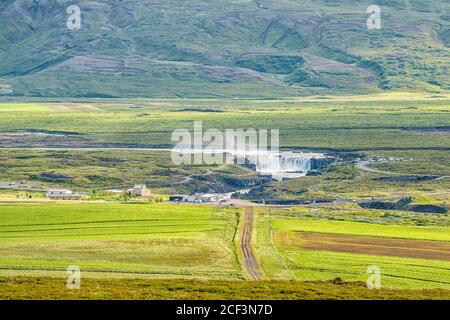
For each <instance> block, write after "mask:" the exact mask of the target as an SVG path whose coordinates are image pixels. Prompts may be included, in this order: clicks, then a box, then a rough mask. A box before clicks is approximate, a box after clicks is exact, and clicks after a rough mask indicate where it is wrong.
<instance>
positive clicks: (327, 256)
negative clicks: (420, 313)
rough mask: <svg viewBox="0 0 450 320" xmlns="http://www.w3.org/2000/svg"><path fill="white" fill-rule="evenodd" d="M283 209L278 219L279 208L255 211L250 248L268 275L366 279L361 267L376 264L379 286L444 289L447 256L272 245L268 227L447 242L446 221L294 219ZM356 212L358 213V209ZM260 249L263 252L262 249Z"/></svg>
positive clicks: (448, 283) (448, 276)
mask: <svg viewBox="0 0 450 320" xmlns="http://www.w3.org/2000/svg"><path fill="white" fill-rule="evenodd" d="M320 210H321V209H320V208H319V211H320ZM287 214H288V215H290V218H289V219H286V216H285V217H284V219H282V217H283V211H281V212H275V213H274V214H273V215H269V214H267V212H265V213H264V212H261V213H260V215H259V218H258V229H257V231H258V233H259V235H258V238H257V246H256V248H257V251H258V254H259V255H260V257H261V264H262V267H263V270H264V271H265V273H266V276H267V278H269V279H285V280H287V279H291V280H294V279H295V280H297V281H327V280H332V279H334V278H336V277H339V278H341V279H343V280H344V281H366V280H367V278H368V275H367V268H368V267H369V266H371V265H376V266H378V267H380V269H381V274H382V287H385V288H397V289H399V288H402V289H424V288H444V289H447V290H449V289H450V273H449V270H450V262H448V261H441V260H439V261H438V260H432V259H417V258H407V257H395V256H394V257H393V256H386V255H382V254H380V255H373V254H363V253H347V252H333V251H327V250H312V249H304V248H302V247H301V246H302V245H301V242H300V245H299V246H297V245H296V246H293V245H283V244H277V243H276V241H274V238H273V236H274V232H288V234H289V233H298V232H313V233H316V234H324V235H326V234H333V235H334V234H337V235H352V236H370V237H377V238H380V239H386V238H387V239H390V238H393V239H410V240H413V239H421V240H434V241H444V242H448V241H450V238H449V237H448V235H449V234H450V232H449V230H450V229H449V226H448V225H438V226H427V227H421V226H413V225H411V224H410V222H409V223H408V221H407V220H406V221H404V222H403V223H404V224H403V225H398V224H397V225H395V224H391V225H386V224H379V222H380V221H376V220H374V223H367V222H352V221H332V220H321V219H320V218H316V219H311V218H309V219H306V220H297V219H295V218H293V217H294V216H295V214H294V213H292V212H287ZM366 214H367V213H366ZM360 215H361V216H364V212H363V211H362V210H361V211H360ZM345 218H347V219H349V218H350V217H349V216H345V215H342V214H341V216H340V219H345ZM377 222H378V223H377ZM447 222H448V221H447ZM397 223H398V222H397ZM444 224H445V222H444ZM355 239H356V238H355ZM394 249H395V248H392V250H394ZM266 252H268V254H265V253H266Z"/></svg>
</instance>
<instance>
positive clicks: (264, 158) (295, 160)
mask: <svg viewBox="0 0 450 320" xmlns="http://www.w3.org/2000/svg"><path fill="white" fill-rule="evenodd" d="M248 160H249V162H250V163H251V164H253V165H255V166H256V171H258V172H267V173H278V172H298V173H305V174H306V173H307V172H308V171H309V170H311V158H309V157H303V156H291V155H288V156H283V155H282V154H280V155H278V154H271V153H268V154H264V155H257V156H250V157H249V158H248Z"/></svg>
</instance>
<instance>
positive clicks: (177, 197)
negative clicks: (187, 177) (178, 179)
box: [169, 194, 187, 202]
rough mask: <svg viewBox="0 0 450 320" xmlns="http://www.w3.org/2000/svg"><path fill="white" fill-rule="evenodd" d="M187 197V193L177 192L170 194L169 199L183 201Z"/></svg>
mask: <svg viewBox="0 0 450 320" xmlns="http://www.w3.org/2000/svg"><path fill="white" fill-rule="evenodd" d="M186 197H187V195H182V194H175V195H172V196H169V201H172V202H181V201H184V199H185V198H186Z"/></svg>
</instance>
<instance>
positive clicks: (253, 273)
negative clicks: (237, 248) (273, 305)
mask: <svg viewBox="0 0 450 320" xmlns="http://www.w3.org/2000/svg"><path fill="white" fill-rule="evenodd" d="M254 221H255V214H254V212H253V208H250V207H247V208H245V212H244V221H243V230H242V238H241V250H242V254H243V256H244V264H245V267H246V268H247V271H248V274H249V275H250V277H251V279H252V280H255V281H259V280H262V278H263V276H262V274H261V271H260V270H259V263H258V260H257V259H256V256H255V255H254V252H253V248H252V230H253V225H254Z"/></svg>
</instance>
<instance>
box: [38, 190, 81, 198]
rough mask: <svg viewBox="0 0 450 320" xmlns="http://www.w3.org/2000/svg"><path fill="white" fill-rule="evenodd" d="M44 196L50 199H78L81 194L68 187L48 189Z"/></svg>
mask: <svg viewBox="0 0 450 320" xmlns="http://www.w3.org/2000/svg"><path fill="white" fill-rule="evenodd" d="M46 196H47V197H48V198H50V199H52V200H80V199H81V197H82V196H83V194H82V193H74V192H72V190H69V189H49V190H47V194H46Z"/></svg>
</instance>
